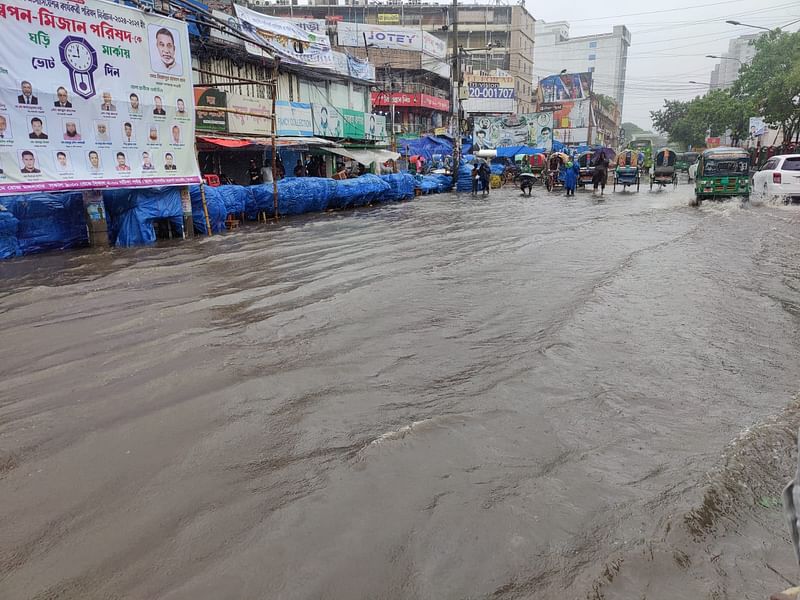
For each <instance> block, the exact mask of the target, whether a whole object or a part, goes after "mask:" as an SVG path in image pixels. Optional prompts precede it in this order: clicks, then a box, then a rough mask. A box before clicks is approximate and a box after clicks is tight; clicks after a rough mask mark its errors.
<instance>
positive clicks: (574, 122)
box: [553, 98, 591, 129]
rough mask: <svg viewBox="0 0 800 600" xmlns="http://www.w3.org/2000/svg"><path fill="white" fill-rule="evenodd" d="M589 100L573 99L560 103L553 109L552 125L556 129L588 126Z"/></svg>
mask: <svg viewBox="0 0 800 600" xmlns="http://www.w3.org/2000/svg"><path fill="white" fill-rule="evenodd" d="M590 105H591V100H589V99H588V98H587V99H586V100H573V101H564V102H561V103H560V106H559V107H558V108H557V110H554V111H553V113H554V116H553V119H554V126H555V127H556V129H574V128H576V127H577V128H580V127H589V116H590V114H589V108H590Z"/></svg>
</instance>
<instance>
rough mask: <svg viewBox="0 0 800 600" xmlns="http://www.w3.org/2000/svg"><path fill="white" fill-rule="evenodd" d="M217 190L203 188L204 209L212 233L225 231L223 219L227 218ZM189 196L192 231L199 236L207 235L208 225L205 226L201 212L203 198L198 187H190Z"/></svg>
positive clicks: (202, 212)
mask: <svg viewBox="0 0 800 600" xmlns="http://www.w3.org/2000/svg"><path fill="white" fill-rule="evenodd" d="M219 190H220V188H216V187H210V186H205V194H206V207H207V208H208V220H209V221H211V232H212V233H220V232H222V231H225V218H226V217H227V216H228V210H227V208H226V207H225V202H224V201H223V199H222V195H221V194H220V193H219ZM189 194H190V195H191V197H192V221H194V230H195V231H196V232H197V233H199V234H202V235H207V234H208V225H207V224H206V214H205V211H203V197H202V195H201V194H200V186H197V185H193V186H192V187H190V188H189ZM240 212H241V211H240Z"/></svg>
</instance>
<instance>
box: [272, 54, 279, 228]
mask: <svg viewBox="0 0 800 600" xmlns="http://www.w3.org/2000/svg"><path fill="white" fill-rule="evenodd" d="M279 62H280V60H279V59H278V58H275V66H274V67H273V68H272V132H271V133H272V210H273V213H274V216H275V218H276V219H278V218H279V216H280V215H279V214H278V168H277V166H278V114H277V108H278V63H279Z"/></svg>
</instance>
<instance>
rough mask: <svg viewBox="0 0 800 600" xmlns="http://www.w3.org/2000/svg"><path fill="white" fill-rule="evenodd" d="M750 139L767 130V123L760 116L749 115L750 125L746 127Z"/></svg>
mask: <svg viewBox="0 0 800 600" xmlns="http://www.w3.org/2000/svg"><path fill="white" fill-rule="evenodd" d="M748 131H749V132H750V133H749V136H750V139H751V140H752V139H755V138H757V137H758V136H760V135H764V134H765V133H766V132H767V125H766V123H764V119H763V118H761V117H750V127H749V129H748Z"/></svg>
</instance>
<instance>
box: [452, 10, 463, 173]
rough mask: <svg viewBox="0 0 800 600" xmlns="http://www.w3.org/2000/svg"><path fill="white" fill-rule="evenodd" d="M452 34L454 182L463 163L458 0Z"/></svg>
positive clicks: (453, 13)
mask: <svg viewBox="0 0 800 600" xmlns="http://www.w3.org/2000/svg"><path fill="white" fill-rule="evenodd" d="M450 25H451V27H450V34H451V35H452V36H453V38H452V42H453V43H452V48H453V80H452V81H451V88H450V89H451V92H450V93H451V94H452V96H453V116H452V119H453V138H454V140H453V141H454V143H453V183H455V182H456V180H457V179H458V168H459V165H460V163H461V120H460V119H459V106H460V104H461V99H460V96H461V57H460V55H459V51H458V0H453V5H452V8H451V14H450Z"/></svg>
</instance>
